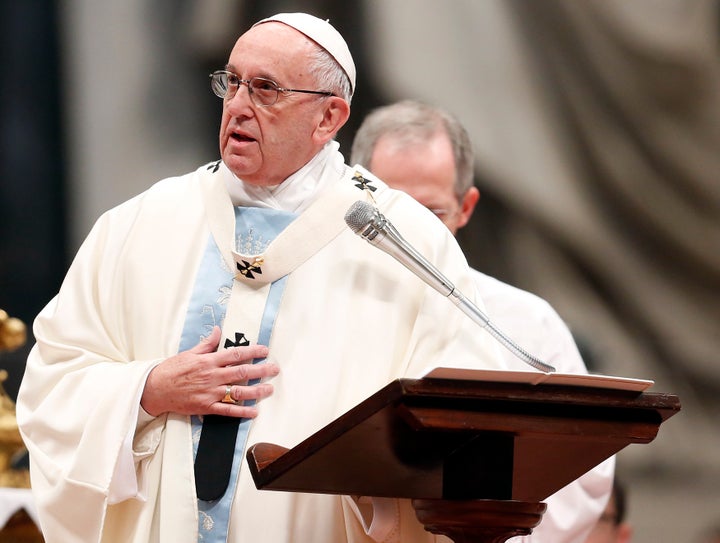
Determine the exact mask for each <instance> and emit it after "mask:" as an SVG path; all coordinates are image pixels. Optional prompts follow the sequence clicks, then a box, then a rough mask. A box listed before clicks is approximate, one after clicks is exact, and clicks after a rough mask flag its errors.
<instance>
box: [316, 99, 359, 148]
mask: <svg viewBox="0 0 720 543" xmlns="http://www.w3.org/2000/svg"><path fill="white" fill-rule="evenodd" d="M349 118H350V105H349V104H348V103H347V102H346V101H345V100H343V99H342V98H340V97H338V96H329V97H328V98H326V99H325V107H324V108H323V110H322V118H321V119H320V122H319V123H318V125H317V127H316V128H315V131H314V132H313V138H314V139H315V140H316V141H317V143H318V144H321V145H325V144H326V143H327V142H328V141H330V140H331V139H333V138H334V137H335V134H337V133H338V130H340V129H341V128H342V126H343V125H344V124H345V123H346V122H347V120H348V119H349Z"/></svg>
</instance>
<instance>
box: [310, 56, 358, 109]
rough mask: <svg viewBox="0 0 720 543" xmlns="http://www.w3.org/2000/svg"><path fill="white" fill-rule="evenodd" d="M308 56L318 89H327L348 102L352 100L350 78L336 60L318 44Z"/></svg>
mask: <svg viewBox="0 0 720 543" xmlns="http://www.w3.org/2000/svg"><path fill="white" fill-rule="evenodd" d="M310 58H311V60H310V73H311V74H312V75H313V77H314V78H315V80H316V81H317V84H318V89H319V90H328V91H330V92H332V93H333V94H334V95H335V96H339V97H340V98H342V99H344V100H345V101H346V102H347V103H348V104H349V103H350V101H351V100H352V90H351V88H352V87H351V85H350V78H349V77H348V76H347V74H346V73H345V70H343V69H342V66H340V64H339V63H338V61H337V60H335V59H334V58H333V56H332V55H331V54H330V53H328V52H327V51H326V50H325V49H323V48H322V47H320V46H319V45H318V46H317V47H316V48H315V51H314V52H313V54H312V55H311V57H310Z"/></svg>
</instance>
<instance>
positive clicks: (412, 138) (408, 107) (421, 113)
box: [350, 100, 474, 199]
mask: <svg viewBox="0 0 720 543" xmlns="http://www.w3.org/2000/svg"><path fill="white" fill-rule="evenodd" d="M441 131H444V132H445V133H446V134H447V136H448V138H449V139H450V144H451V145H452V150H453V155H454V156H455V170H456V176H455V189H454V190H455V195H456V196H457V197H458V199H460V198H462V197H463V196H464V195H465V193H466V192H467V191H468V189H470V187H472V186H473V173H474V171H473V168H474V162H473V161H474V157H473V148H472V143H471V141H470V136H469V134H468V132H467V130H465V127H464V126H463V125H462V124H461V123H460V121H459V120H458V119H457V118H456V117H454V116H453V115H451V114H450V113H448V112H447V111H445V110H442V109H440V108H437V107H433V106H430V105H428V104H424V103H422V102H417V101H415V100H403V101H401V102H396V103H394V104H390V105H387V106H382V107H379V108H377V109H375V110H373V111H372V112H370V114H369V115H368V116H367V117H365V119H364V120H363V122H362V124H361V125H360V128H358V130H357V132H356V133H355V138H354V140H353V144H352V149H351V151H350V163H351V164H361V165H363V166H365V167H367V166H368V165H369V164H370V160H371V158H372V154H373V151H374V150H375V146H376V145H377V142H378V140H379V139H380V138H381V137H383V136H386V135H390V136H392V138H393V140H394V141H395V142H396V143H399V144H400V145H403V146H411V145H415V144H418V143H421V142H424V141H426V140H427V139H429V138H431V137H432V136H434V135H435V134H437V133H438V132H441Z"/></svg>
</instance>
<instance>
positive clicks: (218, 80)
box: [210, 70, 333, 107]
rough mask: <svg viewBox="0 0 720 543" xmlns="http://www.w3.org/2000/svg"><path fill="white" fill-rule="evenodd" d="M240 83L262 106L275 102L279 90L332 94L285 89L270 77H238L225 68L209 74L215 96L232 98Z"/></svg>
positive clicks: (252, 98) (322, 93) (254, 101)
mask: <svg viewBox="0 0 720 543" xmlns="http://www.w3.org/2000/svg"><path fill="white" fill-rule="evenodd" d="M240 85H246V86H247V88H248V93H249V94H250V99H251V100H252V101H253V103H254V104H255V105H256V106H262V107H267V106H271V105H273V104H274V103H275V102H277V99H278V96H279V95H280V93H281V92H283V93H285V92H304V93H306V94H320V95H323V96H332V95H333V93H332V92H330V91H314V90H304V89H285V88H283V87H281V86H279V85H278V84H277V83H275V81H273V80H272V79H265V78H264V77H252V78H250V79H240V76H238V75H237V74H234V73H232V72H228V71H227V70H217V71H215V72H213V73H211V74H210V88H212V91H213V92H214V93H215V95H216V96H218V97H220V98H222V99H226V98H227V99H228V100H230V99H232V97H233V96H235V94H236V93H237V91H238V89H239V88H240Z"/></svg>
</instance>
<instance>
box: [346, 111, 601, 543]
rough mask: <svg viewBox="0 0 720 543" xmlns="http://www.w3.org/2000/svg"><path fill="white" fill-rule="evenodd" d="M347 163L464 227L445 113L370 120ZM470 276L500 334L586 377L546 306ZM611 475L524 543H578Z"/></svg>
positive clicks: (589, 484) (555, 508)
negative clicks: (535, 542) (362, 167)
mask: <svg viewBox="0 0 720 543" xmlns="http://www.w3.org/2000/svg"><path fill="white" fill-rule="evenodd" d="M350 162H351V163H352V164H361V165H363V166H365V167H366V168H368V169H369V170H370V171H371V172H372V173H374V174H375V175H377V176H378V177H380V178H381V179H382V180H383V181H385V182H386V183H387V184H388V185H389V186H391V187H392V188H395V189H399V190H402V191H404V192H406V193H407V194H409V195H410V196H412V197H413V198H415V199H416V200H417V201H418V202H420V203H421V204H423V205H424V206H425V207H427V208H428V209H430V210H431V211H432V212H433V213H434V214H435V215H436V216H437V217H438V218H439V219H440V220H441V221H442V222H443V223H444V224H445V226H446V227H447V228H448V229H449V230H450V231H451V232H452V233H453V234H456V233H457V231H458V230H459V229H460V228H462V227H463V226H465V225H466V224H467V222H468V221H469V220H470V216H471V215H472V214H473V211H474V210H475V206H476V204H477V203H478V200H479V199H480V192H479V191H478V189H477V188H476V187H475V186H474V185H473V170H474V155H473V149H472V143H471V141H470V137H469V135H468V133H467V131H466V129H465V128H464V127H463V125H462V124H461V123H460V121H459V120H458V119H457V118H455V117H454V116H452V115H450V114H449V113H448V112H447V111H445V110H442V109H440V108H437V107H433V106H430V105H428V104H425V103H422V102H419V101H413V100H405V101H401V102H396V103H393V104H390V105H386V106H383V107H380V108H377V109H375V110H373V111H372V112H370V113H369V114H368V115H367V116H366V117H365V119H364V120H363V122H362V123H361V125H360V127H359V128H358V130H357V132H356V134H355V137H354V139H353V144H352V151H351V157H350ZM472 272H473V277H474V279H475V283H476V286H477V288H478V291H479V293H480V296H481V298H482V300H483V302H484V303H485V306H486V309H487V315H488V317H489V318H490V320H491V321H492V322H494V323H495V324H496V325H498V327H499V328H500V329H501V330H503V332H505V333H506V334H508V335H509V336H510V337H511V338H513V339H514V340H515V341H516V342H517V343H519V344H520V346H521V347H523V348H524V349H525V350H526V351H529V352H530V353H532V354H534V355H535V356H537V357H538V358H540V359H541V360H544V361H546V362H548V363H550V364H551V365H553V366H555V368H556V369H557V371H559V372H562V373H587V368H586V367H585V364H584V363H583V360H582V357H581V356H580V353H579V351H578V348H577V346H576V345H575V342H574V340H573V337H572V334H571V333H570V330H569V329H568V327H567V326H566V324H565V323H564V322H563V320H562V318H561V317H560V316H559V315H558V314H557V312H556V311H555V310H554V309H553V308H552V307H551V306H550V304H549V303H548V302H547V301H545V300H543V299H542V298H540V297H538V296H536V295H534V294H532V293H530V292H527V291H524V290H521V289H518V288H515V287H513V286H511V285H509V284H507V283H503V282H501V281H499V280H498V279H495V278H493V277H490V276H489V275H486V274H484V273H482V272H479V271H477V270H472ZM501 356H503V357H504V358H505V362H506V363H507V365H508V366H509V367H510V368H513V369H518V370H525V369H527V366H526V365H525V364H524V362H522V361H521V360H520V359H518V358H517V357H516V356H515V355H514V354H513V353H512V352H510V351H509V350H506V349H502V350H501ZM613 471H614V458H611V459H608V460H606V461H605V462H603V463H602V464H600V465H599V466H597V467H596V468H595V469H593V470H591V471H590V472H588V473H587V474H585V475H584V476H582V477H580V478H579V479H578V480H577V481H576V482H574V483H572V484H570V485H568V486H567V487H565V488H564V489H562V490H561V491H559V492H558V493H556V494H554V495H553V496H551V497H550V498H548V500H547V504H548V509H547V512H546V513H545V515H544V516H543V520H542V522H541V523H540V525H539V526H538V527H537V528H535V529H534V530H533V534H532V535H531V536H527V537H526V538H523V539H524V540H525V541H541V542H545V541H547V542H553V543H570V542H576V543H581V542H582V541H584V539H585V536H586V535H587V533H588V531H589V530H590V529H591V527H592V526H593V525H594V524H595V521H596V520H597V519H598V516H599V515H600V512H601V511H602V508H603V506H604V504H605V502H606V501H607V499H608V495H609V492H610V484H611V481H612V476H613ZM519 540H521V539H518V540H516V541H519Z"/></svg>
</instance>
